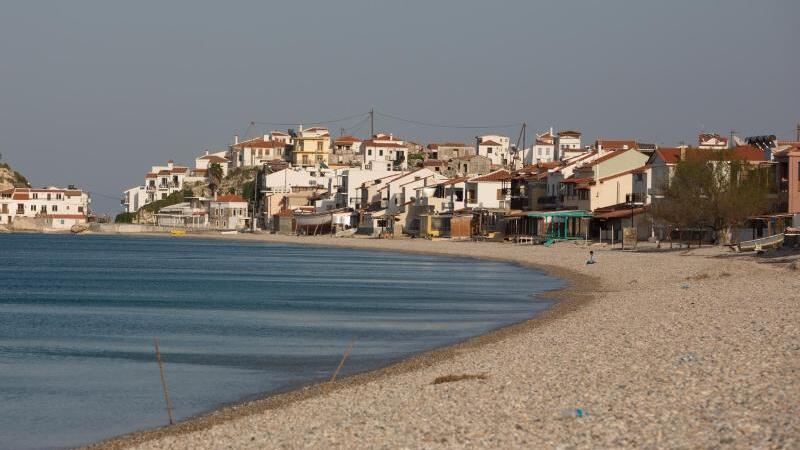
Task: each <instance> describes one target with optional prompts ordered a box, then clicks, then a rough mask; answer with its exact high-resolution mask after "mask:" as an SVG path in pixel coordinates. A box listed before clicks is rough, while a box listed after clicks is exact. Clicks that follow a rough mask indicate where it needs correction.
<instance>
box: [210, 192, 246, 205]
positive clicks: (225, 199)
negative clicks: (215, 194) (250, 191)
mask: <svg viewBox="0 0 800 450" xmlns="http://www.w3.org/2000/svg"><path fill="white" fill-rule="evenodd" d="M213 201H214V202H217V203H247V200H245V199H243V198H242V197H239V196H238V195H233V194H228V195H223V196H221V197H219V198H217V199H216V200H213Z"/></svg>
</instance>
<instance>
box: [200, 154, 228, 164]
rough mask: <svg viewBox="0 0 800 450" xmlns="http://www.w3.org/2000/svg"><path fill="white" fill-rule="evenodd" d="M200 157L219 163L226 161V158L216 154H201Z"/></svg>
mask: <svg viewBox="0 0 800 450" xmlns="http://www.w3.org/2000/svg"><path fill="white" fill-rule="evenodd" d="M200 159H205V160H208V161H209V162H211V163H221V162H228V158H223V157H221V156H217V155H206V156H201V157H200Z"/></svg>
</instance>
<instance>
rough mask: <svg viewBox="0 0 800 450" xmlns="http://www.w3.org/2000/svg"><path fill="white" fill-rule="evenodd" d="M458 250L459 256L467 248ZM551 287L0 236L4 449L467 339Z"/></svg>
mask: <svg viewBox="0 0 800 450" xmlns="http://www.w3.org/2000/svg"><path fill="white" fill-rule="evenodd" d="M465 245H467V244H465ZM561 285H562V283H561V281H559V280H557V279H554V278H551V277H547V276H545V275H544V274H542V273H541V272H538V271H535V270H531V269H527V268H523V267H519V266H515V265H511V264H504V263H498V262H488V261H477V260H471V259H462V258H449V257H437V256H419V255H405V254H394V253H387V252H374V251H362V250H348V249H329V248H318V247H309V246H292V245H278V244H274V245H265V244H259V243H242V242H230V241H224V242H223V241H214V240H197V239H175V238H145V237H109V236H71V235H20V234H13V235H0V447H2V448H15V449H17V448H49V447H65V446H74V445H80V444H85V443H88V442H91V441H95V440H99V439H103V438H108V437H111V436H114V435H118V434H122V433H127V432H132V431H135V430H139V429H143V428H147V427H154V426H159V425H164V424H165V423H166V421H167V416H166V412H165V407H164V399H163V397H162V392H161V385H160V381H159V372H158V366H157V364H156V362H155V355H154V349H153V340H152V339H153V337H154V336H157V337H158V338H159V341H160V345H161V351H162V355H163V359H164V362H165V371H166V376H167V382H168V385H169V391H170V396H171V397H172V401H173V404H174V408H175V415H176V417H177V418H186V417H188V416H191V415H195V414H198V413H201V412H203V411H206V410H209V409H213V408H215V407H218V406H221V405H224V404H226V403H229V402H234V401H239V400H243V399H247V398H251V397H253V396H257V395H259V394H263V393H266V392H273V391H279V390H286V389H290V388H292V387H297V386H299V385H302V384H307V383H310V382H315V381H319V380H323V379H327V378H328V377H330V376H331V374H332V372H333V370H334V369H335V368H336V365H337V364H338V361H339V359H340V358H341V355H342V353H343V352H344V350H345V349H346V348H347V345H348V343H349V342H351V341H353V340H354V341H355V347H354V348H353V351H352V353H351V355H350V357H349V359H348V360H347V363H346V365H345V367H344V369H343V371H342V374H343V375H347V374H351V373H355V372H359V371H364V370H367V369H372V368H376V367H380V366H383V365H386V364H388V363H391V362H394V361H397V360H399V359H402V358H404V357H407V356H409V355H411V354H414V353H418V352H421V351H424V350H427V349H431V348H435V347H439V346H443V345H447V344H451V343H454V342H457V341H460V340H464V339H466V338H468V337H470V336H475V335H478V334H481V333H483V332H486V331H487V330H491V329H493V328H497V327H500V326H503V325H507V324H510V323H514V322H518V321H521V320H523V319H526V318H529V317H531V316H532V315H534V314H535V313H536V312H538V311H540V310H542V309H543V308H546V307H547V306H549V303H547V302H542V301H539V300H537V299H536V298H535V294H536V293H540V292H542V291H545V290H549V289H554V288H557V287H560V286H561Z"/></svg>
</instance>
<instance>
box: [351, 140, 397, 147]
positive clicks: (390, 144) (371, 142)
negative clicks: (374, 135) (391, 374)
mask: <svg viewBox="0 0 800 450" xmlns="http://www.w3.org/2000/svg"><path fill="white" fill-rule="evenodd" d="M362 145H363V146H364V147H384V148H406V146H405V145H403V144H398V143H397V142H375V140H374V139H369V140H366V141H364V143H363V144H362Z"/></svg>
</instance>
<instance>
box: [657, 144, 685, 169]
mask: <svg viewBox="0 0 800 450" xmlns="http://www.w3.org/2000/svg"><path fill="white" fill-rule="evenodd" d="M655 153H656V155H658V157H659V158H661V159H662V160H664V162H665V163H667V164H670V165H671V164H678V161H680V160H681V149H679V148H671V147H663V148H658V149H656V151H655Z"/></svg>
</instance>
